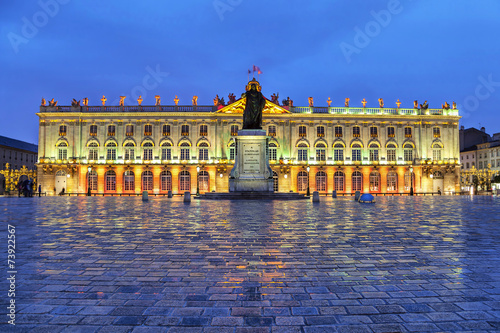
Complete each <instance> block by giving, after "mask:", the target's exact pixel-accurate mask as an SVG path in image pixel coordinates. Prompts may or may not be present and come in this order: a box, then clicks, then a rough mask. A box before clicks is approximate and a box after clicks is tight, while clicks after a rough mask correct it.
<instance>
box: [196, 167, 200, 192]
mask: <svg viewBox="0 0 500 333" xmlns="http://www.w3.org/2000/svg"><path fill="white" fill-rule="evenodd" d="M196 195H197V196H198V195H200V167H199V166H197V167H196Z"/></svg>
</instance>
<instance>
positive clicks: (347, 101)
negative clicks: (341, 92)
mask: <svg viewBox="0 0 500 333" xmlns="http://www.w3.org/2000/svg"><path fill="white" fill-rule="evenodd" d="M350 100H351V99H350V98H349V97H347V98H346V99H345V107H346V108H348V107H349V101H350Z"/></svg>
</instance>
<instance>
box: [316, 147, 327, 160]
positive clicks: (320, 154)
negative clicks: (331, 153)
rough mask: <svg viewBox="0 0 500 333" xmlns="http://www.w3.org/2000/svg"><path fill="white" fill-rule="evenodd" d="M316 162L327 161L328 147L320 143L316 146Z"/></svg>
mask: <svg viewBox="0 0 500 333" xmlns="http://www.w3.org/2000/svg"><path fill="white" fill-rule="evenodd" d="M316 161H320V162H324V161H326V145H325V144H324V143H318V144H317V145H316Z"/></svg>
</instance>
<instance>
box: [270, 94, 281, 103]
mask: <svg viewBox="0 0 500 333" xmlns="http://www.w3.org/2000/svg"><path fill="white" fill-rule="evenodd" d="M279 98H280V94H279V93H278V94H272V95H271V102H273V103H274V104H276V105H280V102H279Z"/></svg>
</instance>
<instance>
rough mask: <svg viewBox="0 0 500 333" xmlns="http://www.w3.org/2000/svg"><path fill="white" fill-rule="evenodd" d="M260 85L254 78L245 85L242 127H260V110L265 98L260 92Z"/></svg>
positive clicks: (262, 107)
mask: <svg viewBox="0 0 500 333" xmlns="http://www.w3.org/2000/svg"><path fill="white" fill-rule="evenodd" d="M261 89H262V87H261V86H260V84H259V82H258V81H257V80H255V78H254V79H253V80H252V81H250V82H248V85H247V86H246V93H245V97H246V103H245V111H244V112H243V129H262V110H263V109H264V105H265V104H266V99H265V98H264V96H263V95H262V93H261V92H260V91H261Z"/></svg>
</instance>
